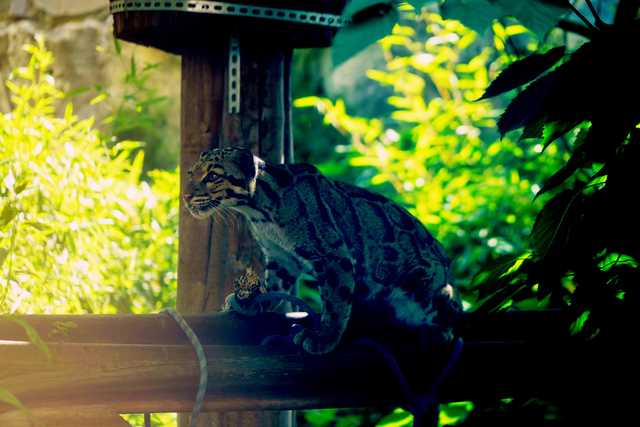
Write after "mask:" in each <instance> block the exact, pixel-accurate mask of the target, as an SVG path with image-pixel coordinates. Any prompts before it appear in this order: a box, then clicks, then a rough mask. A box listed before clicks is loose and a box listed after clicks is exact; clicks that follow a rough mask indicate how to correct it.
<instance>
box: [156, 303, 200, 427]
mask: <svg viewBox="0 0 640 427" xmlns="http://www.w3.org/2000/svg"><path fill="white" fill-rule="evenodd" d="M163 312H164V313H167V314H168V315H169V316H171V317H172V318H173V320H175V321H176V323H177V324H178V326H179V327H180V329H182V331H183V332H184V334H185V335H186V336H187V338H188V339H189V342H190V343H191V345H192V346H193V349H194V350H195V352H196V356H197V357H198V365H199V368H200V382H199V383H198V392H197V394H196V401H195V403H194V405H193V409H192V410H191V421H190V423H189V426H190V427H196V425H197V422H198V416H199V415H200V412H201V411H202V404H203V403H204V396H205V393H206V392H207V382H208V380H209V366H208V364H207V355H206V354H205V352H204V348H203V347H202V344H201V343H200V340H199V339H198V337H197V336H196V334H195V332H193V329H191V327H190V326H189V324H188V323H187V322H186V321H185V320H184V317H182V315H180V313H178V312H177V311H175V310H173V309H171V308H167V309H165V310H163Z"/></svg>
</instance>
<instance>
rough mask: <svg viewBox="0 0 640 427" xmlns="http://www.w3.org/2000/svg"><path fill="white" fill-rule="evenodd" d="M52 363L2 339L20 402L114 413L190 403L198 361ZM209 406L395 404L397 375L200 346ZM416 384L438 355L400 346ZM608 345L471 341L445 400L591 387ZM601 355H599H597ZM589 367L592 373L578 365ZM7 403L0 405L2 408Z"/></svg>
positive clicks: (184, 351) (140, 348)
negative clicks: (98, 408)
mask: <svg viewBox="0 0 640 427" xmlns="http://www.w3.org/2000/svg"><path fill="white" fill-rule="evenodd" d="M49 347H50V349H51V352H52V354H53V362H49V361H47V360H46V358H45V357H44V356H43V354H42V353H41V352H40V351H39V350H38V349H36V348H35V347H34V346H33V345H31V344H28V343H7V342H4V343H3V344H1V345H0V360H2V361H3V363H2V366H1V367H0V384H1V385H2V387H3V388H6V389H8V390H10V391H11V392H13V393H14V394H15V395H16V396H17V397H18V398H19V399H20V400H21V401H22V402H23V403H24V404H25V405H26V406H27V407H29V408H31V409H38V408H60V407H64V406H68V405H71V406H74V407H85V406H89V407H90V406H93V405H106V406H108V407H109V408H112V409H113V410H114V411H116V412H118V413H137V412H188V411H189V410H190V409H191V407H192V405H193V397H194V395H195V388H196V385H197V383H198V364H197V362H196V360H195V357H194V353H193V350H192V348H191V347H190V346H188V345H132V344H126V345H121V344H84V343H83V344H75V343H73V344H69V343H66V344H50V346H49ZM205 350H206V353H207V357H208V360H209V384H210V386H209V389H208V392H207V398H206V403H205V406H204V408H205V410H208V411H237V410H254V411H255V410H284V409H304V408H327V407H358V406H377V405H387V404H399V403H401V401H402V398H401V395H400V393H399V392H398V388H397V386H396V382H395V380H394V378H393V377H392V375H391V374H390V372H389V370H388V369H387V367H386V365H385V364H384V362H383V360H382V359H381V357H380V356H379V355H377V354H376V353H375V352H372V351H371V350H370V349H369V348H364V347H358V346H353V347H349V348H344V349H342V350H340V351H337V352H335V353H332V354H329V355H326V356H312V355H307V354H299V353H296V352H291V351H276V350H274V349H270V348H265V347H262V346H206V347H205ZM406 356H407V358H406V360H407V363H406V364H405V365H404V368H405V369H406V370H407V372H410V373H411V376H410V379H411V380H412V382H413V383H414V385H416V386H419V385H421V386H422V387H426V386H428V384H429V383H430V382H431V380H432V378H433V377H434V374H435V371H437V367H438V366H440V365H441V360H439V357H435V355H427V354H416V353H415V352H414V353H413V354H406ZM611 361H613V355H612V353H611V352H607V351H599V350H597V349H595V348H593V347H589V346H583V345H578V344H572V343H547V345H540V344H528V343H515V342H513V343H500V342H497V343H482V342H471V343H467V344H466V346H465V350H464V353H463V355H462V358H461V360H460V361H459V364H458V366H457V367H456V369H455V371H454V373H453V375H452V376H451V377H450V378H449V380H447V381H446V383H445V384H444V386H443V387H442V389H441V396H442V398H443V400H445V401H448V400H451V401H458V400H473V399H476V398H486V396H487V395H490V396H492V397H513V396H523V397H540V396H562V395H564V394H568V393H569V394H570V393H576V392H580V390H582V389H591V387H590V386H591V385H592V384H593V381H594V378H595V377H596V376H597V377H600V376H602V377H604V375H596V373H597V372H599V371H598V370H601V371H602V373H603V374H604V373H607V375H611V374H613V372H614V370H615V369H616V368H615V366H616V365H615V364H614V363H607V362H611ZM603 363H604V364H603ZM585 372H589V373H590V375H589V376H585V375H584V373H585ZM9 409H10V408H8V407H6V406H5V407H2V406H0V411H2V410H4V411H7V410H9Z"/></svg>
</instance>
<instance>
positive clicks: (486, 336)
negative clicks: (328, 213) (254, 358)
mask: <svg viewBox="0 0 640 427" xmlns="http://www.w3.org/2000/svg"><path fill="white" fill-rule="evenodd" d="M16 318H18V319H20V320H23V321H25V322H27V323H28V324H29V325H30V326H31V327H33V328H34V329H35V330H36V331H37V332H38V333H39V335H40V336H41V337H42V338H43V339H44V340H45V341H49V342H69V343H104V344H186V343H187V340H186V338H185V336H184V334H183V333H182V331H181V330H180V328H179V327H178V326H177V325H176V323H175V321H174V320H173V319H172V318H171V317H170V316H168V315H167V314H140V315H133V314H118V315H95V314H94V315H89V314H86V315H24V316H16ZM571 319H572V318H571V316H570V315H569V314H568V313H564V312H561V311H555V310H537V311H512V312H503V313H466V314H464V315H463V316H462V317H461V319H460V321H459V322H458V326H457V327H456V330H457V333H458V335H459V336H461V337H462V338H463V339H464V340H465V341H469V342H473V341H505V342H509V341H543V342H544V341H550V340H553V341H559V340H564V339H568V334H569V324H570V322H571ZM185 320H186V321H187V322H188V323H189V325H190V326H191V328H193V330H194V331H195V333H196V334H197V335H198V337H199V338H200V340H201V341H202V343H203V344H217V345H257V344H259V343H260V342H261V341H262V339H263V338H264V337H266V336H270V335H278V334H286V333H288V331H289V328H290V325H291V323H292V321H291V320H287V319H286V318H284V316H282V315H278V314H264V315H261V316H259V317H256V318H248V317H244V316H240V315H238V314H236V313H215V314H214V313H209V314H196V315H185ZM349 333H350V334H351V335H355V336H359V337H362V336H388V335H397V334H398V333H397V332H395V331H390V330H389V329H388V327H387V326H385V325H383V324H376V323H375V321H373V320H369V321H367V322H363V323H362V324H360V325H355V324H354V325H351V326H350V331H349ZM399 339H402V337H401V338H399ZM0 340H15V341H21V340H27V336H26V334H25V331H24V329H22V327H20V326H19V325H18V324H17V323H16V322H14V321H12V320H11V317H8V316H5V317H0ZM406 343H407V344H410V343H411V341H406Z"/></svg>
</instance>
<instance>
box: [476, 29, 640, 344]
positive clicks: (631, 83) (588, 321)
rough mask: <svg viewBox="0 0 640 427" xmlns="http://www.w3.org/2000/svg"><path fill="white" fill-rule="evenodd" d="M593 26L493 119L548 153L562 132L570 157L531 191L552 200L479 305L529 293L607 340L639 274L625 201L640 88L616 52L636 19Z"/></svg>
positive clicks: (634, 231) (638, 137) (633, 219)
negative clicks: (525, 245) (521, 252)
mask: <svg viewBox="0 0 640 427" xmlns="http://www.w3.org/2000/svg"><path fill="white" fill-rule="evenodd" d="M596 21H598V20H596ZM600 26H601V28H600V29H599V30H598V31H594V32H593V36H592V39H591V40H589V41H587V42H586V43H584V44H583V45H582V46H580V48H578V49H577V50H576V51H575V52H573V53H572V54H571V55H570V56H569V57H567V58H565V60H564V62H563V63H562V64H561V65H560V66H558V67H556V68H555V69H553V70H551V71H550V72H548V73H546V74H544V75H542V76H541V77H539V78H537V79H536V80H535V81H533V82H532V83H530V84H529V85H528V86H526V87H525V88H524V89H523V90H522V91H521V92H520V93H519V94H518V95H517V96H516V97H515V98H514V99H513V101H512V102H511V103H510V104H509V106H508V107H507V108H506V110H505V112H504V114H503V115H502V117H501V118H500V121H499V122H498V127H499V129H500V132H501V133H503V134H506V133H507V132H509V131H512V130H515V129H519V128H524V131H523V138H525V137H527V138H530V137H539V138H540V143H541V144H542V145H543V147H544V148H547V147H548V149H551V148H552V147H553V145H551V144H552V143H554V142H556V141H557V140H558V139H559V138H566V140H568V145H569V147H570V157H569V158H568V159H567V161H566V162H564V163H562V164H561V165H559V166H558V167H557V168H556V171H555V173H554V174H553V175H552V176H551V177H550V178H549V179H548V180H547V181H546V182H545V184H544V186H543V187H542V189H541V191H540V194H542V193H546V192H549V193H551V194H553V196H552V197H551V198H550V199H549V200H548V201H547V203H546V204H545V205H544V206H543V207H542V209H541V210H540V212H539V213H538V215H537V218H536V221H535V223H534V225H533V228H532V231H531V236H530V249H529V251H528V254H527V256H526V257H525V258H524V260H523V262H521V263H520V264H519V265H517V266H514V265H513V264H512V263H511V264H510V263H506V264H505V265H503V266H501V267H499V268H497V269H496V272H497V276H498V278H499V280H497V281H494V282H492V283H491V284H490V286H492V287H493V289H494V292H496V295H499V297H497V298H493V299H492V300H491V301H490V304H486V307H485V308H486V309H495V308H497V307H501V306H504V305H505V302H506V301H505V300H509V299H511V298H512V297H506V296H507V295H514V293H517V294H519V296H520V297H522V298H526V297H529V296H531V293H532V291H533V290H535V292H536V294H537V297H538V298H548V299H549V300H551V301H553V302H554V305H556V306H559V307H565V308H568V309H570V310H571V311H572V312H573V313H574V314H575V316H576V321H575V322H574V324H573V327H572V331H573V332H574V333H576V334H577V333H581V334H584V335H585V336H587V337H594V336H596V335H601V336H604V337H608V338H612V337H619V336H620V335H621V334H625V333H626V332H625V331H626V329H627V327H628V325H629V324H630V322H631V319H632V318H633V314H632V312H633V307H636V306H637V298H636V297H635V293H634V292H635V291H634V288H633V287H634V286H635V284H636V282H637V281H638V279H639V278H640V270H639V269H638V260H640V243H639V242H640V227H638V221H637V208H636V207H635V205H634V204H633V203H632V201H631V198H630V196H631V195H632V194H634V192H635V184H634V182H637V164H638V162H639V161H640V131H639V130H638V123H640V109H638V107H637V105H636V100H637V99H638V97H639V96H640V90H638V85H637V74H636V73H635V71H633V70H634V69H635V68H634V67H635V65H634V63H633V58H632V57H631V56H630V55H629V54H628V52H627V51H626V49H625V46H626V43H627V42H628V40H635V39H637V38H638V37H639V36H640V22H639V21H638V20H635V21H634V20H629V21H626V20H625V21H622V22H621V23H618V24H616V25H605V24H600ZM526 60H527V59H525V60H522V61H520V62H517V63H514V64H512V66H511V67H510V68H512V69H513V68H515V67H520V66H521V64H522V62H523V61H526ZM508 71H509V69H507V70H506V71H505V73H507V72H508ZM503 80H505V81H509V82H508V83H511V87H518V86H520V85H521V84H523V83H524V82H520V81H518V80H517V79H514V78H513V77H512V76H510V75H509V76H507V77H506V78H505V79H503ZM533 129H536V131H532V130H533ZM531 285H533V286H531Z"/></svg>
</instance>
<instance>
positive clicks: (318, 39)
mask: <svg viewBox="0 0 640 427" xmlns="http://www.w3.org/2000/svg"><path fill="white" fill-rule="evenodd" d="M344 3H345V0H307V1H304V2H291V1H288V0H233V2H232V3H231V2H217V1H206V0H198V1H181V0H167V1H144V0H142V1H129V0H111V5H112V8H113V11H114V29H115V34H116V36H117V37H119V38H122V39H124V40H128V41H132V42H134V43H140V44H145V45H150V46H154V47H157V48H160V49H164V50H167V51H169V52H173V53H176V54H179V55H181V57H182V82H181V85H182V113H181V114H182V119H181V120H182V134H181V154H180V155H181V158H180V166H181V171H182V176H181V185H182V186H184V182H185V174H186V170H187V169H188V167H189V166H190V165H191V164H192V163H193V162H194V161H195V160H196V159H197V157H198V156H199V154H200V152H202V151H204V150H206V149H209V148H212V147H217V146H224V145H244V146H247V147H251V148H252V150H254V152H256V153H258V154H260V155H261V156H262V157H264V158H266V159H268V160H270V161H272V162H287V161H291V160H292V159H293V143H292V139H291V136H292V135H291V88H290V83H289V78H290V73H291V55H292V49H293V48H295V47H311V46H326V45H328V44H329V43H330V41H331V38H332V37H333V35H334V34H335V32H336V30H337V28H338V27H339V24H341V23H342V21H341V19H342V18H340V16H339V15H340V13H341V10H342V8H343V7H344ZM217 7H219V8H220V9H216V8H217ZM302 7H304V10H302ZM230 8H232V9H230ZM218 12H219V13H218ZM286 18H292V19H291V20H287V19H286ZM330 20H332V21H330ZM182 189H183V188H182ZM182 189H181V194H182V192H183V191H182ZM179 233H180V253H179V266H178V279H179V289H178V310H179V311H180V312H181V313H183V314H185V317H186V319H187V321H188V322H189V324H190V325H191V326H192V328H193V329H194V330H195V331H196V333H197V334H198V336H199V338H200V339H201V341H202V342H203V344H204V345H205V350H206V354H207V357H208V360H209V379H210V380H209V384H210V386H209V388H208V391H207V396H206V401H205V406H204V408H205V410H207V411H217V412H215V413H214V414H212V415H209V416H208V417H205V418H204V419H202V420H201V422H200V423H199V425H201V426H209V425H216V426H225V427H233V426H247V427H250V426H275V425H278V426H286V425H291V424H292V418H291V413H290V412H288V410H291V409H302V408H322V407H340V406H373V405H386V404H399V403H402V402H401V401H400V397H399V393H398V391H397V388H396V384H395V380H394V378H392V376H391V375H390V373H388V371H387V369H386V366H385V365H384V363H383V361H382V360H381V358H380V357H378V356H377V355H375V354H372V352H371V351H370V350H368V349H364V348H359V347H348V346H347V347H344V348H341V349H340V350H338V351H337V352H335V353H332V354H330V355H326V356H322V357H320V356H310V355H307V354H302V353H300V352H299V351H296V350H286V349H279V350H278V349H272V348H264V347H261V346H259V345H258V343H260V341H261V340H262V339H263V338H264V337H265V336H269V335H277V334H286V333H287V332H288V330H289V327H290V321H289V320H287V319H286V318H283V317H279V316H275V315H273V316H264V317H261V318H254V319H246V318H242V317H239V316H237V315H233V314H210V313H212V312H214V311H216V310H218V309H219V307H220V306H221V304H222V302H223V299H224V297H225V295H227V294H228V293H230V292H231V280H232V278H233V277H234V276H235V274H236V273H237V271H238V269H239V268H240V267H241V266H242V265H243V264H246V263H259V262H260V260H259V259H258V258H259V257H258V256H257V254H256V253H255V248H254V245H253V244H252V242H251V241H250V239H249V238H248V235H247V233H246V230H244V229H243V227H242V226H239V227H238V228H237V229H236V228H228V227H227V226H226V225H225V224H218V223H215V222H207V221H198V220H195V219H193V218H191V216H189V215H188V214H187V213H186V211H185V210H184V208H183V209H182V210H181V218H180V230H179ZM202 313H208V314H202ZM22 319H23V320H25V321H27V322H28V323H29V324H30V325H32V326H33V327H34V328H35V329H36V330H37V331H38V332H39V333H40V335H41V336H42V337H43V338H44V339H45V340H46V341H48V342H49V347H50V349H51V352H52V360H50V361H49V360H47V359H46V358H45V357H44V355H43V354H42V353H41V352H40V351H39V350H37V349H36V348H35V346H33V345H32V344H29V343H28V342H26V337H25V333H24V330H22V328H20V327H19V326H18V325H17V324H16V323H15V322H12V321H10V320H2V319H0V340H5V341H0V360H1V361H2V365H1V366H2V367H1V368H0V386H2V387H5V388H7V389H9V390H11V391H12V392H14V393H15V394H16V395H17V396H18V397H19V398H20V399H21V401H22V402H23V403H24V404H25V405H27V406H28V407H29V408H30V410H31V411H32V413H33V414H34V415H35V416H36V417H39V418H41V419H43V420H45V422H47V425H48V426H50V427H51V426H72V425H79V426H87V427H91V426H123V425H126V423H125V422H124V421H123V420H122V419H121V418H120V417H119V416H118V415H117V414H119V413H130V412H174V411H177V412H188V411H190V410H191V407H192V405H193V399H194V396H195V391H196V386H197V383H198V364H197V361H196V359H195V357H194V353H193V349H192V348H191V345H190V344H189V343H188V342H187V341H186V340H185V338H184V334H183V332H182V331H181V330H180V329H179V328H178V327H177V325H176V324H175V322H174V321H173V320H172V319H171V318H170V317H169V316H167V315H162V314H159V315H144V316H126V315H123V316H24V317H23V318H22ZM353 327H354V328H355V329H356V330H357V331H358V335H367V328H371V330H375V331H376V332H375V334H376V335H378V336H379V335H380V334H381V333H382V334H384V332H383V330H382V329H381V328H384V325H370V324H369V325H355V326H353ZM458 330H459V333H460V335H461V336H462V337H463V338H464V339H465V341H466V345H465V350H464V353H463V355H462V359H461V360H460V362H459V364H458V365H457V367H456V369H455V371H454V372H453V375H452V376H451V377H450V378H449V379H448V380H447V382H446V383H445V384H444V386H443V389H442V390H441V397H442V399H443V400H445V401H446V400H465V399H474V398H478V397H483V396H486V394H487V393H490V394H491V395H492V396H504V397H512V396H514V395H524V396H530V397H534V396H542V397H544V396H556V395H558V394H562V393H575V392H577V391H580V390H581V389H583V388H585V386H586V384H585V382H591V381H592V379H586V378H585V377H584V376H583V372H584V371H585V370H588V369H589V368H590V367H591V366H593V365H602V364H611V365H612V366H613V364H614V360H612V355H611V353H610V352H608V351H606V350H605V349H602V348H591V347H589V346H585V345H584V344H581V343H577V342H574V341H572V340H571V339H569V337H568V335H567V331H568V319H567V318H566V317H565V316H564V315H563V314H562V313H557V312H526V313H506V314H501V315H473V314H471V315H467V316H466V317H465V319H463V321H462V323H461V324H460V325H459V328H458ZM381 331H382V332H381ZM391 333H393V334H396V333H397V331H393V332H391ZM397 338H398V339H401V338H402V337H400V336H398V337H397ZM558 355H562V356H563V357H562V358H561V360H560V361H559V357H558ZM439 362H440V361H439V360H438V355H431V354H416V353H414V352H413V349H411V348H407V355H406V366H405V368H406V369H407V371H408V372H412V374H413V375H414V376H413V378H412V380H413V381H414V382H415V384H416V385H419V384H427V383H428V382H429V380H430V379H431V378H433V376H434V374H435V373H434V372H433V371H432V370H430V369H431V368H430V367H434V366H438V365H439ZM523 367H525V368H526V369H523ZM372 372H374V373H375V375H374V377H375V381H372V380H371V379H372ZM608 373H609V371H606V370H604V371H602V372H601V373H600V374H599V375H606V374H608ZM558 377H562V378H564V379H565V381H564V382H562V383H561V384H558V382H557V381H554V379H556V378H558ZM236 411H242V412H236ZM251 411H268V412H251ZM281 411H284V412H281ZM185 422H186V420H184V419H183V420H182V421H181V423H182V424H181V425H186V424H185ZM29 423H30V420H29V419H28V418H25V414H24V413H21V412H18V411H15V410H13V408H11V407H9V406H7V405H3V404H1V403H0V426H3V427H4V426H7V427H14V426H23V425H24V426H27V425H29Z"/></svg>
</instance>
